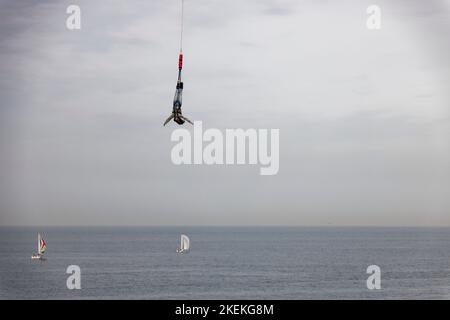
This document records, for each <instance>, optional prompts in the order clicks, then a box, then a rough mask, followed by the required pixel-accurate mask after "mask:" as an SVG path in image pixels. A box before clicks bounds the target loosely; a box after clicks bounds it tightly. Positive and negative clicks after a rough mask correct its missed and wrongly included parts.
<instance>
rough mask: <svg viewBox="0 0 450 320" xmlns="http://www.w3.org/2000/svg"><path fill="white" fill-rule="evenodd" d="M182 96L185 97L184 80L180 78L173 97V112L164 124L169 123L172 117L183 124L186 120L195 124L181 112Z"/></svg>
mask: <svg viewBox="0 0 450 320" xmlns="http://www.w3.org/2000/svg"><path fill="white" fill-rule="evenodd" d="M182 98H183V82H182V81H181V80H180V79H178V81H177V87H176V91H175V96H174V98H173V109H172V114H171V115H170V117H169V118H167V120H166V121H165V122H164V125H166V124H167V123H169V121H170V120H172V119H173V121H175V122H176V123H178V124H179V125H182V124H183V123H184V122H185V121H187V122H189V123H190V124H193V123H192V121H191V120H189V119H188V118H186V117H185V116H183V114H182V113H181V104H182Z"/></svg>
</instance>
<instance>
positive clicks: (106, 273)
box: [0, 227, 450, 299]
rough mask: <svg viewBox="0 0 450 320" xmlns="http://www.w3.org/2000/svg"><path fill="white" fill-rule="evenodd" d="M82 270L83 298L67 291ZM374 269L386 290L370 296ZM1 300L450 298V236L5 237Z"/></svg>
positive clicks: (279, 232)
mask: <svg viewBox="0 0 450 320" xmlns="http://www.w3.org/2000/svg"><path fill="white" fill-rule="evenodd" d="M38 231H39V232H42V233H43V235H44V237H45V240H46V242H47V244H48V251H47V261H43V262H40V261H32V260H31V259H30V255H31V254H32V253H34V252H35V251H36V241H37V240H36V233H37V232H38ZM180 233H186V234H188V235H189V237H190V239H191V249H192V250H191V252H190V253H189V254H185V255H177V254H176V253H175V250H176V248H177V246H178V245H179V235H180ZM72 264H75V265H79V266H80V268H81V272H82V275H81V286H82V289H81V290H68V289H67V287H66V279H67V277H68V275H67V274H66V273H65V271H66V268H67V266H68V265H72ZM371 264H376V265H378V266H380V268H381V272H382V282H381V286H382V289H381V290H374V291H369V290H368V289H367V288H366V279H367V277H368V275H367V274H366V268H367V266H369V265H371ZM0 298H2V299H449V298H450V229H449V228H331V227H330V228H281V227H280V228H233V227H223V228H220V227H202V228H200V227H189V228H175V227H173V228H169V227H148V228H147V227H145V228H144V227H142V228H107V227H105V228H40V229H37V228H0Z"/></svg>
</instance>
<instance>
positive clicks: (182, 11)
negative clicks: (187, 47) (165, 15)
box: [180, 0, 184, 53]
mask: <svg viewBox="0 0 450 320" xmlns="http://www.w3.org/2000/svg"><path fill="white" fill-rule="evenodd" d="M183 17H184V0H181V36H180V53H182V52H183Z"/></svg>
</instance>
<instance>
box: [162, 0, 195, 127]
mask: <svg viewBox="0 0 450 320" xmlns="http://www.w3.org/2000/svg"><path fill="white" fill-rule="evenodd" d="M183 3H184V1H183V0H181V37H180V55H179V57H178V81H177V86H176V90H175V96H174V97H173V109H172V114H171V115H170V116H169V117H168V118H167V119H166V121H165V122H164V126H165V125H166V124H167V123H169V121H170V120H172V119H173V121H175V122H176V123H178V124H179V125H182V124H183V123H184V122H185V121H187V122H189V123H190V124H193V123H192V121H191V120H189V119H188V118H186V117H185V116H183V114H182V113H181V104H182V100H183V81H181V70H182V69H183Z"/></svg>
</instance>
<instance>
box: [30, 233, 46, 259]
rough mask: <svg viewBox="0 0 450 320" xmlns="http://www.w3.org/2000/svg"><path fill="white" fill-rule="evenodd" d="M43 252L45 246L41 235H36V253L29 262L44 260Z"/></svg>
mask: <svg viewBox="0 0 450 320" xmlns="http://www.w3.org/2000/svg"><path fill="white" fill-rule="evenodd" d="M45 250H47V244H46V243H45V240H44V238H42V236H41V234H40V233H38V252H37V254H33V255H32V256H31V260H45V258H44V257H43V254H44V252H45Z"/></svg>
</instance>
